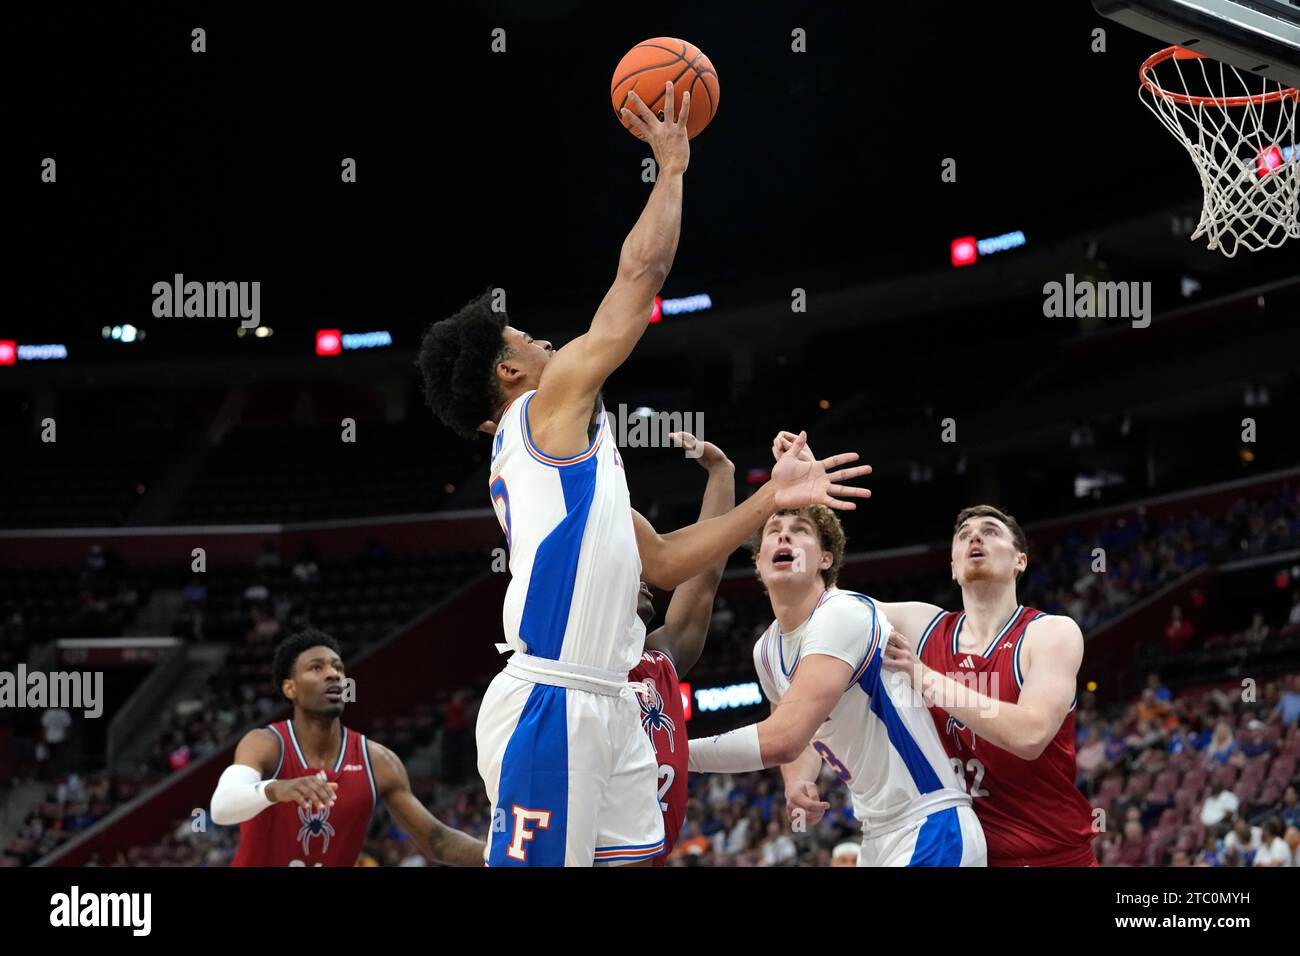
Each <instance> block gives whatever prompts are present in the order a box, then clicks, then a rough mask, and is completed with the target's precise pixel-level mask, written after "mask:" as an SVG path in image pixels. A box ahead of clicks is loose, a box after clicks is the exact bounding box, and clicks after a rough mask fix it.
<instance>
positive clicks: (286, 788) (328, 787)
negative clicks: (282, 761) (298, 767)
mask: <svg viewBox="0 0 1300 956" xmlns="http://www.w3.org/2000/svg"><path fill="white" fill-rule="evenodd" d="M338 789H339V785H338V784H337V783H330V782H329V781H327V780H326V779H325V776H324V774H317V775H316V776H314V777H294V778H293V779H292V780H276V781H275V782H274V783H271V784H269V785H268V786H267V788H266V796H267V798H268V799H270V800H274V801H276V802H277V803H296V804H298V806H300V807H302V809H303V810H305V811H307V812H308V813H313V812H315V813H319V812H320V811H321V810H324V809H325V808H326V807H332V806H334V801H335V799H336V798H335V794H336V793H338Z"/></svg>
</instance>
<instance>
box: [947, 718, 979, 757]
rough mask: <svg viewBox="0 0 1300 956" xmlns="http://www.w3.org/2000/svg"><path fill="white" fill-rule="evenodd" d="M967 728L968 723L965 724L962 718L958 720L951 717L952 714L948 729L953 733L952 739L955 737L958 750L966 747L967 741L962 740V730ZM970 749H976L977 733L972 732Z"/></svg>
mask: <svg viewBox="0 0 1300 956" xmlns="http://www.w3.org/2000/svg"><path fill="white" fill-rule="evenodd" d="M965 729H966V725H965V724H963V723H962V722H961V721H960V720H958V719H957V718H956V717H951V716H950V717H949V718H948V725H947V728H946V730H947V732H948V733H950V734H952V739H953V740H954V741H956V743H957V749H958V750H961V749H963V748H964V744H965V741H963V740H962V736H961V732H962V731H963V730H965ZM970 749H971V750H974V749H975V735H974V734H971V738H970Z"/></svg>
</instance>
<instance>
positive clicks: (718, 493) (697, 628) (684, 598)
mask: <svg viewBox="0 0 1300 956" xmlns="http://www.w3.org/2000/svg"><path fill="white" fill-rule="evenodd" d="M675 436H680V437H675ZM669 437H670V438H674V441H678V442H679V443H680V444H682V445H683V446H684V447H685V448H686V449H687V451H693V450H695V449H698V450H699V456H698V460H699V462H700V464H701V465H703V466H704V468H705V469H707V470H708V473H709V481H708V484H707V485H705V487H704V500H703V501H702V502H701V503H700V520H701V521H707V520H708V519H709V518H715V517H717V516H719V515H723V514H726V513H727V512H728V511H731V510H732V509H733V508H734V507H735V506H736V477H735V476H736V466H735V465H733V464H732V463H731V462H730V461H729V460H728V459H727V456H726V455H724V454H723V453H722V450H721V449H720V448H718V446H716V445H714V444H712V443H710V442H700V441H699V440H698V439H696V438H695V436H694V435H689V434H685V433H674V435H670V436H669ZM726 566H727V561H726V558H723V559H722V560H721V561H718V562H717V563H716V564H714V565H712V566H711V567H709V568H706V569H705V570H704V571H702V572H701V573H699V574H697V575H696V576H695V577H693V578H691V579H690V580H689V581H687V582H686V583H685V584H682V585H680V586H679V587H678V588H677V590H675V591H674V592H673V596H672V600H670V601H669V602H668V610H667V611H665V612H664V623H663V626H662V627H658V628H656V629H655V630H653V631H651V632H650V633H649V634H647V635H646V639H645V646H646V649H647V650H660V651H663V652H665V653H666V654H667V655H668V656H669V657H671V658H672V659H673V666H674V667H675V668H676V669H677V673H678V674H685V673H686V672H687V671H689V670H690V669H691V668H692V667H694V666H695V662H696V661H698V660H699V659H700V652H701V651H703V650H704V641H705V639H706V638H707V637H708V636H709V621H710V619H711V618H712V617H713V598H714V596H715V595H716V594H717V593H718V583H719V582H720V581H721V580H722V573H723V571H724V570H725V569H726Z"/></svg>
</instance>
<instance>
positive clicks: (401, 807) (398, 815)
mask: <svg viewBox="0 0 1300 956" xmlns="http://www.w3.org/2000/svg"><path fill="white" fill-rule="evenodd" d="M366 746H367V747H368V748H369V749H370V763H371V766H373V767H374V770H375V788H376V789H377V790H378V791H379V796H380V797H381V798H382V799H383V801H384V802H385V803H387V804H388V812H389V813H390V814H392V816H393V821H394V822H395V823H396V824H397V825H398V826H399V827H401V829H402V830H403V832H405V833H407V834H409V835H410V837H411V839H412V840H413V841H415V845H416V846H418V847H419V848H420V852H421V853H423V854H424V855H425V857H427V858H428V859H429V860H432V861H433V862H434V863H441V864H443V865H444V866H482V865H483V860H484V852H485V849H486V845H485V844H484V843H483V841H482V840H477V839H475V838H474V837H472V836H470V835H469V834H467V833H462V832H461V831H459V830H454V829H452V828H451V827H449V826H447V825H446V824H444V823H443V822H442V821H441V820H439V819H438V818H437V817H435V816H434V815H433V814H432V813H430V812H429V811H428V809H427V808H426V807H425V806H424V804H422V803H421V802H420V801H419V800H417V799H416V798H415V794H413V793H412V792H411V779H410V777H408V776H407V774H406V767H404V766H403V765H402V761H401V760H399V759H398V757H397V754H395V753H393V752H392V751H391V750H389V749H388V748H387V747H385V746H384V745H383V744H378V743H375V742H374V741H373V740H367V741H366Z"/></svg>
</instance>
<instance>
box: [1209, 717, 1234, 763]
mask: <svg viewBox="0 0 1300 956" xmlns="http://www.w3.org/2000/svg"><path fill="white" fill-rule="evenodd" d="M1236 751H1237V740H1236V738H1235V737H1233V735H1232V727H1231V726H1229V724H1228V722H1227V721H1226V720H1221V721H1219V722H1218V724H1216V725H1215V727H1214V736H1213V737H1211V738H1210V743H1209V746H1207V747H1206V753H1205V755H1206V757H1207V758H1208V759H1209V761H1210V763H1211V764H1220V765H1222V764H1226V763H1227V762H1228V758H1229V757H1231V756H1232V755H1233V754H1234V753H1236Z"/></svg>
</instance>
